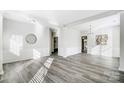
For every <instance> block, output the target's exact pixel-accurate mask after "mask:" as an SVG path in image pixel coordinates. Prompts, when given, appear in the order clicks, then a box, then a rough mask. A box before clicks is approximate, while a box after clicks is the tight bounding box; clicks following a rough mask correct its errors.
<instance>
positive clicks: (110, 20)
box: [73, 14, 120, 31]
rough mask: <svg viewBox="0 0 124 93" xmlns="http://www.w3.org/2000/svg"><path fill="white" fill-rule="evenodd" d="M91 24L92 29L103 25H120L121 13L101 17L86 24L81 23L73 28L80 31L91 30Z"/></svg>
mask: <svg viewBox="0 0 124 93" xmlns="http://www.w3.org/2000/svg"><path fill="white" fill-rule="evenodd" d="M90 25H91V28H92V29H99V28H102V27H108V26H116V25H120V15H119V14H116V15H112V16H109V17H105V18H101V19H98V20H95V21H91V22H87V23H84V24H79V25H76V26H73V28H74V29H77V30H79V31H89V30H90Z"/></svg>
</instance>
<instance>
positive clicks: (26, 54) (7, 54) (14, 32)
mask: <svg viewBox="0 0 124 93" xmlns="http://www.w3.org/2000/svg"><path fill="white" fill-rule="evenodd" d="M3 30H4V31H3V42H4V43H3V60H4V63H8V62H14V61H20V60H26V59H32V58H39V57H41V56H48V55H49V54H50V36H49V35H50V33H49V30H48V28H47V27H45V26H44V25H39V24H38V23H36V24H33V23H27V22H21V21H16V20H12V19H7V18H4V20H3ZM30 33H34V34H35V35H36V36H37V42H36V44H33V45H30V44H28V43H27V42H26V41H25V37H26V35H28V34H30Z"/></svg>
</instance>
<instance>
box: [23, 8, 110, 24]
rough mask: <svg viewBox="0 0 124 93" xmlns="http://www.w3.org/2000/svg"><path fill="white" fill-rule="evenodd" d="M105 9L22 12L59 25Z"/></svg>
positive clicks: (102, 11)
mask: <svg viewBox="0 0 124 93" xmlns="http://www.w3.org/2000/svg"><path fill="white" fill-rule="evenodd" d="M107 11H108V10H37V11H36V10H34V11H22V12H23V13H25V14H28V15H30V16H33V17H35V18H37V19H38V20H43V21H46V22H47V23H50V24H53V25H59V26H61V25H66V24H69V23H71V22H74V21H77V20H80V19H84V18H87V17H90V16H94V15H97V14H100V13H104V12H107Z"/></svg>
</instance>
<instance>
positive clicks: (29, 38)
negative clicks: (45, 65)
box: [25, 33, 37, 44]
mask: <svg viewBox="0 0 124 93" xmlns="http://www.w3.org/2000/svg"><path fill="white" fill-rule="evenodd" d="M25 40H26V42H27V43H28V44H35V43H36V42H37V37H36V35H35V34H32V33H31V34H28V35H27V36H26V38H25Z"/></svg>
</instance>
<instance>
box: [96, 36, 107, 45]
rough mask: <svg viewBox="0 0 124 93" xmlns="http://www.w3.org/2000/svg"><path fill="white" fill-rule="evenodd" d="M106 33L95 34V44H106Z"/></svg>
mask: <svg viewBox="0 0 124 93" xmlns="http://www.w3.org/2000/svg"><path fill="white" fill-rule="evenodd" d="M107 40H108V35H107V34H103V35H96V44H97V45H107Z"/></svg>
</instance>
